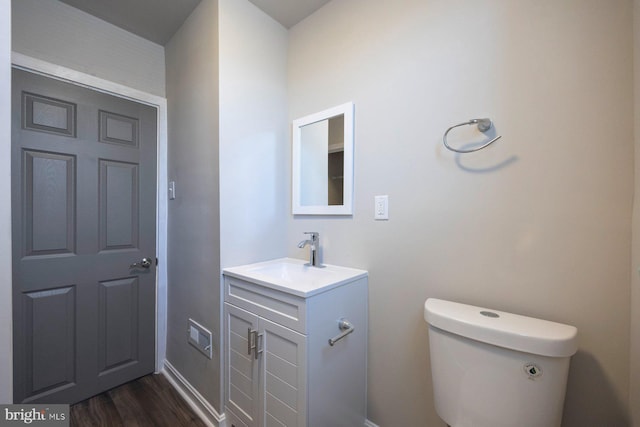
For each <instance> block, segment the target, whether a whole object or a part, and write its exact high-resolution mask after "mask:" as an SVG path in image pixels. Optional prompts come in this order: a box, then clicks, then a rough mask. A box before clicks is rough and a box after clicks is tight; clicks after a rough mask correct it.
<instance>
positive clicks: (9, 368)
mask: <svg viewBox="0 0 640 427" xmlns="http://www.w3.org/2000/svg"><path fill="white" fill-rule="evenodd" d="M0 141H2V142H1V143H0V192H1V193H0V194H5V195H8V194H11V0H0ZM8 199H10V198H9V197H7V200H8ZM11 300H12V297H11V204H10V203H2V204H0V404H3V403H12V402H13V387H12V384H13V344H12V340H11V325H12V320H11V319H12V318H11Z"/></svg>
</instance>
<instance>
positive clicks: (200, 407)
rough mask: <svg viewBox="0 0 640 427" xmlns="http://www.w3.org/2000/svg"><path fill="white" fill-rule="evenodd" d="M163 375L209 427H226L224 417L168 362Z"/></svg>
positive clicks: (165, 364)
mask: <svg viewBox="0 0 640 427" xmlns="http://www.w3.org/2000/svg"><path fill="white" fill-rule="evenodd" d="M162 374H163V375H164V376H165V377H166V378H167V380H168V381H169V382H170V383H171V385H172V386H173V388H175V389H176V391H177V392H178V393H180V395H181V396H182V397H183V398H184V400H185V401H186V402H187V403H188V404H189V406H190V407H191V409H193V411H194V412H195V413H196V414H197V415H198V416H199V417H200V418H201V419H202V421H203V422H204V423H205V424H206V425H207V426H209V427H224V425H225V417H224V415H220V414H218V411H216V410H215V408H214V407H213V406H212V405H211V404H210V403H209V402H207V400H206V399H205V398H204V397H203V396H202V395H201V394H200V393H199V392H198V390H196V389H195V387H193V386H192V385H191V384H190V383H189V381H187V379H186V378H185V377H183V376H182V374H180V372H178V370H177V369H176V368H174V367H173V365H172V364H171V363H169V361H168V360H165V361H164V368H163V369H162Z"/></svg>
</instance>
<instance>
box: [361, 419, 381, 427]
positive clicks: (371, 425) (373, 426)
mask: <svg viewBox="0 0 640 427" xmlns="http://www.w3.org/2000/svg"><path fill="white" fill-rule="evenodd" d="M364 427H378V425H377V424H374V423H372V422H371V421H369V420H364Z"/></svg>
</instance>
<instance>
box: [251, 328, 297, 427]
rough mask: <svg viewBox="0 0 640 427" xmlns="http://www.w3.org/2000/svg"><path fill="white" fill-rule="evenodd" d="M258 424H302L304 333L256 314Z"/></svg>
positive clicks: (273, 426) (277, 426) (270, 426)
mask: <svg viewBox="0 0 640 427" xmlns="http://www.w3.org/2000/svg"><path fill="white" fill-rule="evenodd" d="M259 328H260V333H261V337H260V338H261V344H262V346H261V348H262V352H261V357H260V359H261V364H262V365H263V367H264V368H263V375H264V376H263V377H262V378H261V382H262V384H263V386H262V387H261V389H262V390H261V392H262V396H261V399H262V407H263V408H264V410H263V412H262V416H263V417H264V419H263V420H262V425H264V426H266V427H283V426H286V427H306V425H307V385H306V384H307V357H306V347H307V343H306V336H305V335H302V334H299V333H298V332H295V331H293V330H291V329H289V328H286V327H284V326H281V325H278V324H276V323H273V322H270V321H268V320H266V319H263V318H260V325H259Z"/></svg>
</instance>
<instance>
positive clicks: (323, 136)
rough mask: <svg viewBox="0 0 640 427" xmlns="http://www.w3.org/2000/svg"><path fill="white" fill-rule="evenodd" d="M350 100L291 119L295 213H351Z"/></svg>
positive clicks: (351, 133)
mask: <svg viewBox="0 0 640 427" xmlns="http://www.w3.org/2000/svg"><path fill="white" fill-rule="evenodd" d="M353 110H354V108H353V103H351V102H349V103H346V104H342V105H338V106H337V107H333V108H329V109H328V110H324V111H320V112H319V113H315V114H311V115H308V116H305V117H301V118H299V119H297V120H294V121H293V150H292V154H293V165H292V189H293V194H292V210H293V214H294V215H351V214H352V213H353V212H352V210H353V208H352V206H353Z"/></svg>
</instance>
